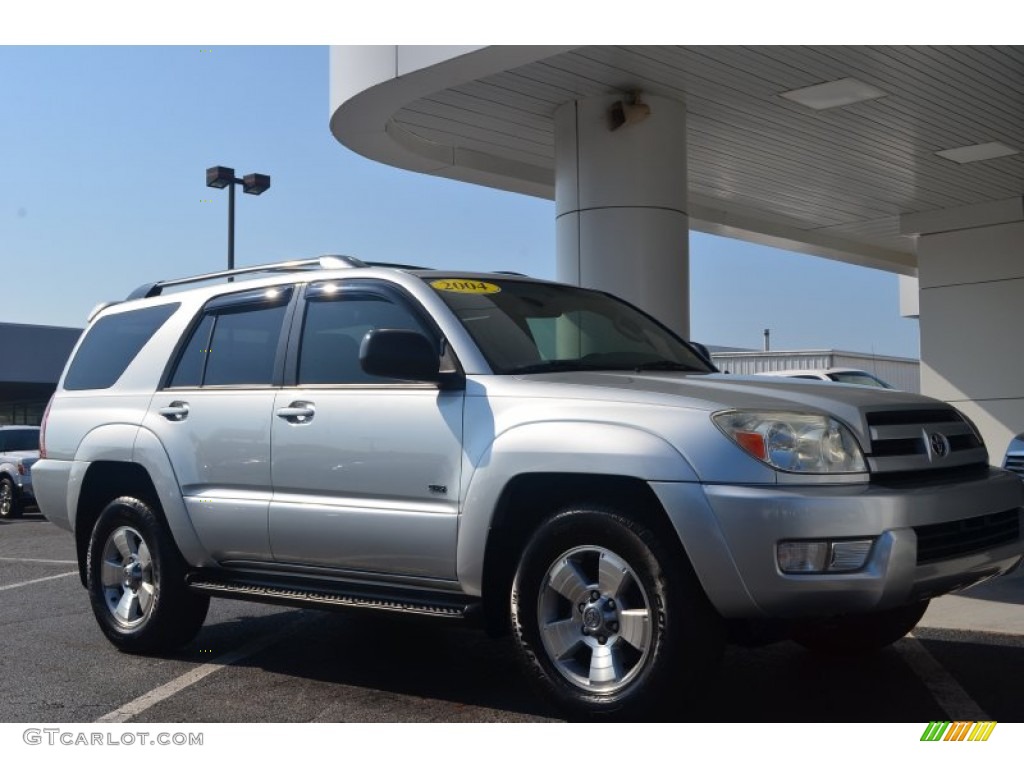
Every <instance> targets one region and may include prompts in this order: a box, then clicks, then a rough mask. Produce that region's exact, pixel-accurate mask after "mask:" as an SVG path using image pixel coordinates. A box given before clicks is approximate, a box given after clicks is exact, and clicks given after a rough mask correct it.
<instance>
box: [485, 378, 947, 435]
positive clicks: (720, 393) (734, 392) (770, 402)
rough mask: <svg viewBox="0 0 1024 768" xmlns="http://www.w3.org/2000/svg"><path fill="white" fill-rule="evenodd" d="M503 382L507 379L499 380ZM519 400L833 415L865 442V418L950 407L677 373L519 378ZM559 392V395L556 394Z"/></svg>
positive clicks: (778, 381) (780, 381)
mask: <svg viewBox="0 0 1024 768" xmlns="http://www.w3.org/2000/svg"><path fill="white" fill-rule="evenodd" d="M495 378H498V379H501V378H505V377H495ZM515 379H516V381H517V385H518V386H517V387H516V390H517V394H527V393H524V392H523V389H522V388H523V386H524V385H527V382H529V383H530V384H533V385H534V387H536V389H534V387H530V388H529V392H528V394H533V395H536V396H544V394H547V395H548V396H558V397H571V398H574V399H576V398H578V399H594V400H605V401H620V402H638V401H640V402H650V403H652V404H658V405H665V406H674V407H682V408H693V409H698V410H706V411H709V412H712V411H720V410H730V409H738V410H744V409H753V410H775V411H795V412H799V413H823V414H829V415H831V416H834V417H836V418H838V419H839V420H841V421H843V422H845V423H846V424H848V425H849V426H850V427H852V428H853V429H854V430H855V431H856V432H858V433H859V434H860V435H862V436H865V437H866V432H867V424H866V421H865V416H864V414H865V413H867V412H868V411H894V410H913V409H927V408H935V407H943V408H946V407H948V406H947V405H946V404H945V403H941V402H940V401H937V400H934V399H932V398H929V397H924V396H923V395H916V394H913V393H911V392H902V391H899V390H893V389H881V388H878V387H860V386H855V385H849V384H838V383H835V382H827V381H811V380H806V379H786V378H775V377H770V376H733V375H731V374H722V373H714V374H688V373H677V372H666V373H662V372H641V373H634V372H631V371H577V372H568V373H546V374H532V375H528V376H517V377H515ZM552 388H555V389H557V390H558V391H557V394H556V393H555V392H553V391H552Z"/></svg>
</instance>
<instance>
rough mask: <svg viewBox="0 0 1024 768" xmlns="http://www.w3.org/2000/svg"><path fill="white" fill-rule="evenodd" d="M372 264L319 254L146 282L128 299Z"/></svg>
mask: <svg viewBox="0 0 1024 768" xmlns="http://www.w3.org/2000/svg"><path fill="white" fill-rule="evenodd" d="M367 266H370V265H369V264H367V263H366V262H364V261H360V260H359V259H357V258H356V257H355V256H344V255H337V254H329V255H325V256H319V257H317V258H315V259H297V260H293V261H279V262H277V263H275V264H261V265H259V266H255V267H239V268H238V269H225V270H223V271H221V272H208V273H206V274H204V275H195V276H193V277H179V278H177V279H175V280H161V281H159V282H156V283H145V284H144V285H140V286H139V287H138V288H136V289H135V290H134V291H132V292H131V293H130V294H128V298H127V299H126V301H131V300H132V299H148V298H151V297H153V296H159V295H160V294H161V293H163V289H164V288H169V287H173V286H176V285H188V284H190V283H202V282H205V281H207V280H217V279H218V278H222V277H234V276H235V275H253V274H258V273H260V272H301V271H304V270H307V269H346V268H358V267H367Z"/></svg>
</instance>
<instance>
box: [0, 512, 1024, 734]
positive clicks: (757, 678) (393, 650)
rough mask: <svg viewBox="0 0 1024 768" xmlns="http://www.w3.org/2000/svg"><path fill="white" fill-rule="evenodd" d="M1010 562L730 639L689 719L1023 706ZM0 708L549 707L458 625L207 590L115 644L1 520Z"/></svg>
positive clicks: (399, 714) (284, 715)
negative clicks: (190, 616) (831, 637)
mask: <svg viewBox="0 0 1024 768" xmlns="http://www.w3.org/2000/svg"><path fill="white" fill-rule="evenodd" d="M1022 603H1024V574H1022V575H1011V576H1009V577H1005V578H1004V579H1002V580H1000V581H997V582H992V583H990V584H986V585H982V586H980V587H976V588H975V589H974V590H971V591H969V592H967V593H963V594H961V595H958V596H950V597H945V598H942V599H940V600H937V601H933V604H932V607H931V608H930V609H929V612H928V614H926V616H925V619H924V621H923V622H922V624H921V626H919V627H918V629H917V630H916V631H915V633H914V636H913V637H911V638H906V639H904V640H902V641H900V642H899V643H897V644H896V645H895V646H893V647H892V648H889V649H886V650H885V651H883V652H881V653H879V654H876V655H874V656H871V657H868V658H860V659H855V660H849V659H847V660H836V659H829V658H823V657H819V656H816V655H814V654H811V653H808V652H806V651H804V650H803V649H801V648H800V647H799V646H797V645H795V644H792V643H789V642H784V643H777V644H775V645H771V646H767V647H763V648H755V649H749V648H730V649H729V650H728V651H727V653H726V656H725V660H724V664H723V666H722V669H721V672H720V674H719V676H718V678H717V681H716V683H715V685H714V687H713V690H712V691H711V692H709V694H708V697H707V699H706V701H704V702H703V703H702V704H701V705H700V706H699V708H698V710H697V712H696V713H695V714H694V713H686V714H684V713H683V712H682V710H679V711H665V712H664V720H666V721H669V722H674V721H680V720H684V719H685V720H689V721H692V720H695V719H696V720H699V721H703V722H773V723H774V722H808V723H814V722H821V723H826V722H828V723H836V722H899V723H904V722H928V721H931V720H975V721H977V720H997V721H1004V722H1005V721H1018V722H1019V721H1022V720H1024V697H1021V696H1020V693H1019V691H1020V690H1021V684H1022V683H1024V605H1022ZM0 638H2V652H0V721H3V722H52V723H58V722H97V721H99V722H197V723H198V722H460V721H461V722H465V721H470V722H481V721H483V722H523V721H545V720H552V719H557V715H556V713H554V712H552V711H551V710H550V709H548V708H547V707H546V706H545V705H544V703H543V702H542V701H541V700H540V699H538V698H537V697H536V696H535V695H534V693H533V691H532V690H531V689H530V688H529V687H528V685H527V684H526V682H525V680H524V679H523V677H522V675H521V674H520V672H519V668H518V666H517V662H516V659H515V655H514V653H513V649H512V646H511V643H510V642H509V641H508V640H494V639H489V638H487V637H486V636H484V635H483V634H482V633H480V632H478V631H476V630H473V629H470V628H464V627H459V626H450V625H448V624H440V623H437V622H428V621H424V620H417V621H411V620H407V619H388V618H385V617H379V616H372V615H364V614H341V613H321V612H316V611H309V610H295V609H282V608H276V607H273V606H265V605H258V604H255V603H245V602H236V601H227V600H214V601H213V603H212V605H211V609H210V615H209V617H208V618H207V621H206V625H205V627H204V628H203V630H202V632H201V633H200V634H199V636H198V637H197V639H196V640H195V641H194V642H193V643H191V644H190V645H189V646H187V647H186V648H184V649H183V650H182V651H181V652H179V653H177V654H176V655H173V656H168V657H161V658H150V657H141V656H130V655H126V654H122V653H119V652H118V651H116V650H115V649H114V648H113V647H112V646H110V645H109V644H108V643H107V641H106V640H105V639H104V638H103V636H102V635H101V633H100V631H99V629H98V628H97V626H96V624H95V621H94V620H93V617H92V613H91V611H90V609H89V604H88V599H87V597H86V594H85V591H84V590H83V589H82V588H81V586H80V584H79V582H78V576H77V569H76V565H75V563H74V547H73V543H72V539H71V536H70V535H69V534H67V533H66V532H64V531H62V530H59V529H57V528H56V527H54V526H52V525H50V524H49V523H48V522H46V521H45V520H44V519H43V518H41V517H40V516H39V515H38V514H29V515H26V516H25V517H24V518H22V519H20V520H13V521H0Z"/></svg>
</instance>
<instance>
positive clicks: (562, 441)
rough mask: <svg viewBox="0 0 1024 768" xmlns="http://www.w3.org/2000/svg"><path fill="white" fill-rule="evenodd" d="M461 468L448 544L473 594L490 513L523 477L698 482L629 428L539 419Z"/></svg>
mask: <svg viewBox="0 0 1024 768" xmlns="http://www.w3.org/2000/svg"><path fill="white" fill-rule="evenodd" d="M470 461H472V466H471V467H469V468H468V469H469V471H468V472H466V473H465V474H466V476H467V477H466V479H464V481H463V489H464V491H463V495H462V497H463V504H462V511H461V515H460V519H459V538H458V544H457V548H456V573H457V577H458V580H459V584H460V585H461V587H462V589H463V590H464V591H465V592H466V593H467V594H471V595H480V594H481V593H482V589H483V571H484V562H483V561H484V552H485V551H486V549H487V538H488V536H489V534H490V530H491V526H492V522H493V519H494V514H495V510H496V509H497V506H498V501H499V499H500V498H501V495H502V493H503V492H504V490H505V488H506V486H507V485H508V483H509V482H510V481H511V480H512V479H513V478H515V477H517V476H519V475H523V474H534V473H538V474H539V473H558V472H566V473H573V474H593V475H619V476H624V477H634V478H638V479H641V480H644V481H646V482H650V481H666V482H684V483H685V482H693V483H696V482H698V480H697V474H696V473H695V472H694V470H693V467H691V466H690V464H689V462H687V461H686V459H685V458H684V457H683V455H682V454H681V453H679V451H678V450H676V448H675V447H673V446H672V445H671V444H670V443H669V442H668V441H666V440H665V439H664V438H662V437H660V436H659V435H656V434H653V433H651V432H648V431H646V430H643V429H640V428H638V427H635V426H629V425H624V424H618V423H612V422H608V423H603V422H593V421H570V420H566V421H545V422H533V423H529V424H523V425H520V426H516V427H513V428H512V429H509V430H507V431H506V432H503V433H501V434H500V435H497V436H496V437H495V438H494V440H493V441H492V442H491V444H490V445H488V446H487V448H486V449H485V450H484V451H483V452H482V454H481V455H480V456H479V458H477V459H476V460H475V461H473V460H470Z"/></svg>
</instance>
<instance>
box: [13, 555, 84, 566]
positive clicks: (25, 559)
mask: <svg viewBox="0 0 1024 768" xmlns="http://www.w3.org/2000/svg"><path fill="white" fill-rule="evenodd" d="M0 563H49V564H53V565H78V561H77V560H40V559H39V558H35V557H0Z"/></svg>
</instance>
